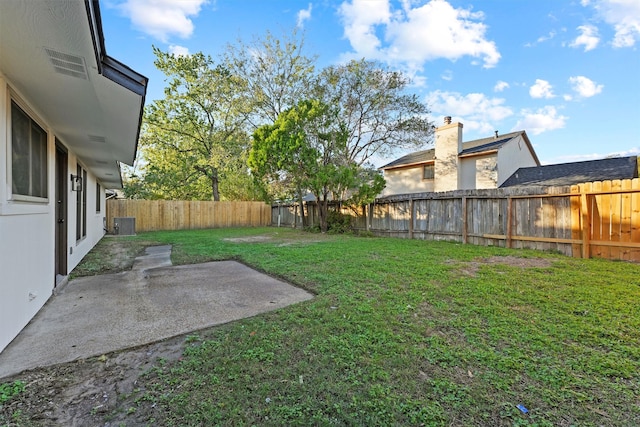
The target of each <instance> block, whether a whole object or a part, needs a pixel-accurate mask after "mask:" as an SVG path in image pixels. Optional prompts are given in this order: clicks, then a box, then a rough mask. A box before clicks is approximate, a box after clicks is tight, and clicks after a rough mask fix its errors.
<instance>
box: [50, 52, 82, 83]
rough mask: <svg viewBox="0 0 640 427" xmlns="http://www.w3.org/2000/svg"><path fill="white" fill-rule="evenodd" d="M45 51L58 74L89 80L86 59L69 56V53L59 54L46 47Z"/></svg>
mask: <svg viewBox="0 0 640 427" xmlns="http://www.w3.org/2000/svg"><path fill="white" fill-rule="evenodd" d="M44 50H45V51H46V52H47V55H49V61H50V62H51V65H53V68H54V69H55V70H56V73H58V74H64V75H65V76H71V77H76V78H79V79H83V80H88V79H89V77H88V76H87V67H86V65H85V63H84V58H82V57H81V56H75V55H69V54H68V53H62V52H58V51H56V50H53V49H49V48H46V47H45V48H44Z"/></svg>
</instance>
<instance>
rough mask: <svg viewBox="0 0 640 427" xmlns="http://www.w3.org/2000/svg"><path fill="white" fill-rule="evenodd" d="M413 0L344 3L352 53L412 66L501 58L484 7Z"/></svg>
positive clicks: (342, 8) (342, 10) (487, 64)
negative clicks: (488, 33) (397, 3)
mask: <svg viewBox="0 0 640 427" xmlns="http://www.w3.org/2000/svg"><path fill="white" fill-rule="evenodd" d="M413 4H414V3H412V2H410V1H403V2H402V5H403V7H402V9H398V10H392V8H391V5H390V3H389V1H388V0H380V1H368V0H350V1H345V2H343V3H342V5H341V6H340V9H339V13H340V15H341V16H342V21H343V24H344V34H345V37H346V38H347V39H348V40H349V42H350V43H351V46H352V48H353V49H354V51H355V52H353V55H352V56H355V57H362V56H365V57H367V58H370V59H380V60H386V61H397V62H404V63H406V64H408V65H409V67H410V68H421V67H422V66H423V64H424V62H426V61H429V60H433V59H437V58H445V59H449V60H452V61H455V60H457V59H460V58H462V57H464V56H471V57H473V58H476V59H481V60H482V62H483V66H484V67H485V68H491V67H494V66H495V65H496V64H497V63H498V61H499V60H500V53H499V52H498V49H497V47H496V45H495V43H494V42H493V41H490V40H488V39H487V38H486V36H485V33H486V30H487V26H486V25H485V24H484V23H482V22H481V21H482V19H483V18H484V15H483V14H482V13H481V12H471V11H470V10H467V9H455V8H453V6H451V4H449V3H448V2H447V1H445V0H431V1H429V2H427V3H425V4H423V5H420V6H417V7H413Z"/></svg>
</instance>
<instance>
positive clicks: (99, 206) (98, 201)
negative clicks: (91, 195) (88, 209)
mask: <svg viewBox="0 0 640 427" xmlns="http://www.w3.org/2000/svg"><path fill="white" fill-rule="evenodd" d="M101 190H102V187H101V186H100V183H99V182H97V181H96V213H100V212H102V200H101V197H100V192H101Z"/></svg>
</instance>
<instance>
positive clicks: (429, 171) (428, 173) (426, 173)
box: [422, 165, 435, 179]
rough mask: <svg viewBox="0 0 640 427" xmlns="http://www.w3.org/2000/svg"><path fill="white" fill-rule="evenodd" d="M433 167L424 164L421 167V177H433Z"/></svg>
mask: <svg viewBox="0 0 640 427" xmlns="http://www.w3.org/2000/svg"><path fill="white" fill-rule="evenodd" d="M434 169H435V168H434V166H433V165H424V167H423V168H422V179H433V176H434Z"/></svg>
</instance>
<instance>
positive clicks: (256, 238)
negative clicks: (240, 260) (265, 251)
mask: <svg viewBox="0 0 640 427" xmlns="http://www.w3.org/2000/svg"><path fill="white" fill-rule="evenodd" d="M223 240H224V241H225V242H231V243H261V242H268V241H270V240H273V238H272V237H271V236H248V237H233V238H232V237H227V238H226V239H223Z"/></svg>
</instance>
